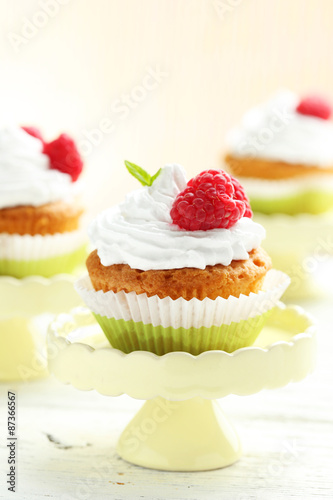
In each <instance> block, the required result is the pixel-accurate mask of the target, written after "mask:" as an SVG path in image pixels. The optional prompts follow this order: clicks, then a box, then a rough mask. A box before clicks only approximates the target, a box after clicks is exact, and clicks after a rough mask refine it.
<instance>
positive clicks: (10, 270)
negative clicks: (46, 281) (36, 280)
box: [0, 244, 87, 278]
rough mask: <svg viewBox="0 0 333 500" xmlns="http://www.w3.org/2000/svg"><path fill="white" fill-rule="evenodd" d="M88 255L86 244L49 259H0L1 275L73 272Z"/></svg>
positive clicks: (48, 275) (21, 276)
mask: <svg viewBox="0 0 333 500" xmlns="http://www.w3.org/2000/svg"><path fill="white" fill-rule="evenodd" d="M86 256H87V245H86V244H84V245H83V246H81V247H80V248H78V249H77V250H75V251H74V252H71V253H66V254H62V255H57V256H56V257H51V258H48V259H37V260H13V259H0V275H8V276H14V278H24V277H26V276H32V275H39V276H44V277H45V278H49V277H50V276H54V275H55V274H61V273H71V272H72V271H73V270H74V269H75V268H76V267H78V266H79V265H82V264H83V263H84V260H85V258H86Z"/></svg>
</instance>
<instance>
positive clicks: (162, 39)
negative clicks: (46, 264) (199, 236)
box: [0, 0, 333, 213]
mask: <svg viewBox="0 0 333 500" xmlns="http://www.w3.org/2000/svg"><path fill="white" fill-rule="evenodd" d="M0 8H1V12H0V27H1V35H2V36H1V48H0V55H1V73H0V121H1V122H4V123H6V122H8V121H13V122H16V123H23V122H24V123H33V124H36V125H40V126H41V127H42V128H43V129H44V131H45V133H46V135H47V136H48V137H52V135H54V134H55V133H57V132H59V131H60V130H67V131H69V132H71V133H73V134H74V135H75V136H76V138H77V139H78V141H79V143H80V145H81V147H82V149H83V150H84V151H85V153H86V163H87V169H86V181H87V184H88V189H87V191H88V203H89V204H90V207H91V211H92V213H94V212H96V211H98V210H100V209H101V208H103V207H106V206H108V205H110V204H112V203H115V202H118V201H120V200H121V199H122V198H123V196H124V194H125V192H126V191H128V190H129V189H132V188H133V187H135V186H136V181H135V180H134V179H133V180H132V179H130V178H129V175H128V174H127V173H126V172H125V170H124V168H123V159H129V160H131V161H133V162H136V163H138V164H139V165H142V166H143V167H145V168H147V169H148V170H150V172H154V171H156V170H157V169H158V168H159V167H160V166H161V165H163V164H164V163H166V162H171V161H176V162H179V163H182V164H183V165H184V166H185V167H186V169H187V170H188V173H189V175H191V174H194V173H196V172H198V171H200V170H202V169H206V168H211V167H215V166H218V165H219V158H220V154H221V151H222V150H223V144H224V136H225V133H226V131H227V130H228V128H229V127H230V126H232V125H233V124H235V123H236V122H237V120H238V119H239V118H240V116H241V114H242V112H243V111H244V110H245V109H246V108H247V107H248V106H250V105H251V104H253V103H255V102H257V101H260V100H261V99H262V98H265V97H266V96H267V95H269V94H270V93H271V92H273V91H274V90H275V89H276V88H278V87H290V88H292V89H295V90H297V91H300V92H306V91H308V90H312V89H317V90H319V91H323V92H325V93H326V94H328V95H330V96H331V97H332V99H333V85H332V84H333V65H332V58H333V30H332V20H333V2H332V0H7V1H5V0H0ZM98 128H99V129H101V128H102V129H103V130H104V131H99V132H96V129H98ZM87 136H89V138H88V139H87Z"/></svg>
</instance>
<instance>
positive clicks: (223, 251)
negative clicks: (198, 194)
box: [88, 164, 265, 271]
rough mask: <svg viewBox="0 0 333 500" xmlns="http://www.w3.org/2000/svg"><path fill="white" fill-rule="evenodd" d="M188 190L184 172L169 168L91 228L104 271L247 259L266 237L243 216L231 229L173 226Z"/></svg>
mask: <svg viewBox="0 0 333 500" xmlns="http://www.w3.org/2000/svg"><path fill="white" fill-rule="evenodd" d="M185 187H186V178H185V172H184V170H183V168H182V167H181V166H179V165H175V164H174V165H166V166H165V167H164V168H163V169H162V171H161V173H160V175H159V177H157V179H156V180H155V181H154V183H153V185H152V186H150V187H143V188H141V189H138V190H136V191H133V192H132V193H130V194H128V195H127V197H126V199H125V201H124V202H123V203H121V204H120V205H117V206H115V207H112V208H110V209H108V210H106V211H104V212H102V213H101V214H100V215H98V216H97V218H96V219H95V220H94V221H93V222H92V223H91V225H90V227H89V230H88V233H89V237H90V239H91V241H92V243H93V245H94V246H95V247H96V248H97V253H98V256H99V258H100V260H101V263H102V264H103V266H110V265H113V264H128V265H129V266H130V267H131V268H133V269H141V270H144V271H147V270H149V269H179V268H183V267H195V268H199V269H204V268H205V267H206V266H208V265H211V266H214V265H216V264H222V265H224V266H228V265H229V264H230V263H231V261H233V260H243V259H248V257H249V254H248V252H250V251H251V250H253V249H255V248H257V247H258V246H259V245H260V243H261V241H262V239H263V238H264V237H265V230H264V228H263V227H262V226H261V225H260V224H257V223H255V222H253V221H252V220H251V219H249V218H246V217H243V218H242V219H240V220H239V221H238V222H237V223H236V224H235V225H234V226H233V227H232V228H230V229H212V230H209V231H185V230H183V229H180V228H179V227H178V226H176V225H175V224H173V223H172V220H171V217H170V209H171V206H172V204H173V201H174V199H175V197H176V196H177V194H178V193H179V192H180V191H182V190H183V189H184V188H185Z"/></svg>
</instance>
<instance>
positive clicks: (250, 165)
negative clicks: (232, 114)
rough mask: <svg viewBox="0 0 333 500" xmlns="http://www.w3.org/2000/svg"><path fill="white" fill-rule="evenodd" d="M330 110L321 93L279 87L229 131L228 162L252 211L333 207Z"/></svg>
mask: <svg viewBox="0 0 333 500" xmlns="http://www.w3.org/2000/svg"><path fill="white" fill-rule="evenodd" d="M331 114H332V113H331V106H330V104H329V103H328V102H327V101H326V100H325V99H324V98H322V97H320V96H309V97H305V98H300V97H299V96H297V95H296V94H294V93H292V92H289V91H281V92H278V93H277V94H276V95H275V96H274V97H273V98H272V99H270V100H269V101H267V102H265V103H263V104H262V105H260V106H258V107H256V108H253V109H251V110H250V111H248V112H247V113H246V114H245V116H244V117H243V120H242V123H241V125H240V126H239V127H237V128H235V129H234V130H233V131H231V133H230V134H229V136H228V154H227V155H226V158H225V161H226V163H227V165H228V169H229V170H230V172H231V173H232V174H233V175H237V176H238V178H239V179H240V180H241V182H242V184H243V186H244V188H245V190H246V192H247V194H248V196H249V197H250V201H251V206H252V209H253V211H255V212H261V213H265V214H273V213H277V212H278V213H284V214H290V215H295V214H300V213H310V214H319V213H323V212H325V211H327V210H331V209H332V208H333V123H332V120H331V119H330V118H331Z"/></svg>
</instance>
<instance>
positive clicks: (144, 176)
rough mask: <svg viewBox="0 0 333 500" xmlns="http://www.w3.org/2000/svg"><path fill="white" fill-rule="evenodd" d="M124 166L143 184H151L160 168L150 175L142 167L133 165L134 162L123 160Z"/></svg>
mask: <svg viewBox="0 0 333 500" xmlns="http://www.w3.org/2000/svg"><path fill="white" fill-rule="evenodd" d="M125 166H126V168H127V170H128V171H129V173H130V174H131V175H133V177H135V178H136V179H137V180H138V181H139V182H141V184H142V185H143V186H151V185H152V183H153V182H154V180H155V179H156V178H157V177H158V176H159V174H160V172H161V169H159V171H158V172H156V174H155V175H153V176H150V175H149V174H148V172H146V171H145V170H143V168H141V167H139V166H138V165H135V163H131V162H130V161H125Z"/></svg>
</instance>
